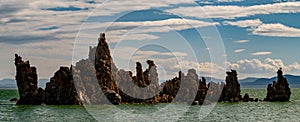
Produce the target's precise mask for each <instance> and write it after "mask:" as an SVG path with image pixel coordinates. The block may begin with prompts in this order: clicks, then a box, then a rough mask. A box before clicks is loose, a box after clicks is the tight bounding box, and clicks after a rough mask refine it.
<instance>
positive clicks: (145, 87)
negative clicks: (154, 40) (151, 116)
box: [15, 34, 290, 105]
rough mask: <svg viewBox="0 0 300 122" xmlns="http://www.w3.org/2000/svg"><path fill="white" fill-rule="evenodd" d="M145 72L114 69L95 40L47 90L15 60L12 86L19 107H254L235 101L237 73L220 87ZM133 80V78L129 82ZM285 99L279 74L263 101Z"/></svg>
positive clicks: (153, 69)
mask: <svg viewBox="0 0 300 122" xmlns="http://www.w3.org/2000/svg"><path fill="white" fill-rule="evenodd" d="M146 63H147V64H148V67H147V68H146V69H145V70H143V67H142V66H143V65H142V63H140V62H136V74H133V73H132V72H131V71H125V70H123V69H118V68H117V67H116V65H115V64H114V62H113V59H112V57H111V55H110V50H109V45H108V44H107V42H106V37H105V34H100V37H99V38H98V45H97V47H90V48H89V54H88V59H83V60H80V61H79V62H77V63H76V64H75V66H71V68H68V67H60V69H59V70H58V71H57V72H56V73H55V75H54V76H53V77H52V78H51V79H50V82H48V83H47V84H46V89H45V90H43V89H42V88H38V87H37V74H36V68H34V67H30V65H29V62H28V61H27V62H24V61H22V58H21V57H20V56H18V55H16V58H15V65H16V67H17V75H16V80H17V84H18V88H19V94H20V100H18V102H17V103H18V104H42V103H45V104H54V105H58V104H59V105H74V104H75V105H81V104H114V105H118V104H127V103H131V104H143V103H171V102H185V103H188V104H193V105H202V104H209V103H211V102H249V101H258V99H253V98H250V96H249V95H248V94H245V95H244V97H243V98H242V96H241V95H240V92H241V90H240V84H239V82H238V77H237V72H236V71H235V70H231V71H229V72H227V76H226V79H225V82H220V83H215V82H209V84H208V85H207V81H206V79H205V78H204V77H202V78H201V79H199V76H198V75H197V73H196V70H194V69H189V70H188V72H187V74H186V75H185V74H184V73H183V72H181V71H180V72H179V73H178V76H177V77H175V78H173V79H171V80H167V81H166V82H163V83H162V84H159V79H158V72H157V66H156V64H155V63H154V61H152V60H147V61H146ZM134 75H135V76H134ZM289 97H290V90H289V88H288V83H287V81H286V79H285V78H284V77H283V76H282V72H281V73H280V71H279V72H278V81H277V82H276V83H274V84H273V85H269V88H268V96H267V98H266V100H267V101H273V100H278V99H280V101H284V100H286V99H287V98H289Z"/></svg>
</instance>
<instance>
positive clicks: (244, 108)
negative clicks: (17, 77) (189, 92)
mask: <svg viewBox="0 0 300 122" xmlns="http://www.w3.org/2000/svg"><path fill="white" fill-rule="evenodd" d="M244 93H249V95H250V97H254V98H260V99H263V98H264V97H265V95H266V90H265V89H242V94H244ZM299 96H300V89H292V97H291V101H290V102H275V103H270V102H257V103H255V102H254V103H218V104H217V105H216V106H214V108H213V110H212V111H211V112H210V111H207V112H206V113H207V114H208V115H207V116H205V115H204V114H200V113H201V112H199V111H200V110H206V109H205V108H209V107H213V106H187V105H184V104H157V105H120V106H112V105H101V106H53V105H41V106H23V105H20V106H19V105H18V106H17V105H15V103H14V102H9V99H11V98H14V97H18V94H17V91H16V90H0V121H23V122H27V121H30V122H32V121H84V122H88V121H92V122H94V121H142V122H145V121H175V120H177V121H186V122H190V121H199V120H200V118H201V117H202V118H204V119H202V121H299V120H300V97H299ZM86 108H87V109H86ZM202 113H203V112H202Z"/></svg>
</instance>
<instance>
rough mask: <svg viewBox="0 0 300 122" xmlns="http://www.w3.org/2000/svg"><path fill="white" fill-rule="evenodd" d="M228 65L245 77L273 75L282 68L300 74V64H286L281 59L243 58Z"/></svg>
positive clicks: (286, 72)
mask: <svg viewBox="0 0 300 122" xmlns="http://www.w3.org/2000/svg"><path fill="white" fill-rule="evenodd" d="M227 66H228V67H229V68H232V69H236V70H237V71H238V72H239V73H240V74H241V76H242V77H243V78H245V77H264V78H267V77H273V76H275V75H276V71H277V70H278V69H279V68H282V69H283V71H284V72H285V74H294V75H299V70H300V65H299V64H298V63H297V62H295V63H293V64H289V65H285V64H284V63H283V61H282V60H281V59H271V58H266V59H265V60H263V61H261V60H259V59H250V60H249V59H243V60H238V61H237V62H235V63H230V62H227Z"/></svg>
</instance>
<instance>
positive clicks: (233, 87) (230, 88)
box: [219, 70, 242, 102]
mask: <svg viewBox="0 0 300 122" xmlns="http://www.w3.org/2000/svg"><path fill="white" fill-rule="evenodd" d="M226 74H227V76H226V80H225V82H226V85H225V86H224V88H223V91H222V95H221V97H220V99H219V101H228V102H238V101H241V100H242V96H241V89H240V83H239V82H238V77H237V72H236V70H231V71H230V72H226Z"/></svg>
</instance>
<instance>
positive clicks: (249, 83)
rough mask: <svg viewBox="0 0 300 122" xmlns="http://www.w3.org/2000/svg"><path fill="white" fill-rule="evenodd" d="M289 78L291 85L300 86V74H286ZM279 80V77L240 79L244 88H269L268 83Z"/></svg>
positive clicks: (293, 86)
mask: <svg viewBox="0 0 300 122" xmlns="http://www.w3.org/2000/svg"><path fill="white" fill-rule="evenodd" d="M284 76H285V78H286V79H287V80H288V82H289V84H290V87H292V88H300V76H294V75H284ZM273 81H277V77H272V78H246V79H242V80H240V84H241V87H244V88H254V87H255V88H267V85H268V84H270V83H272V82H273Z"/></svg>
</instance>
